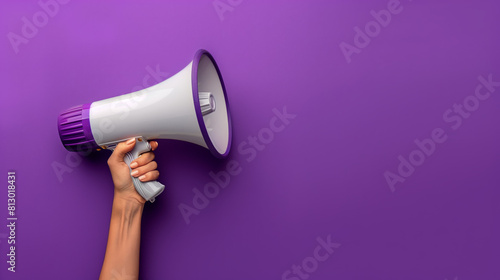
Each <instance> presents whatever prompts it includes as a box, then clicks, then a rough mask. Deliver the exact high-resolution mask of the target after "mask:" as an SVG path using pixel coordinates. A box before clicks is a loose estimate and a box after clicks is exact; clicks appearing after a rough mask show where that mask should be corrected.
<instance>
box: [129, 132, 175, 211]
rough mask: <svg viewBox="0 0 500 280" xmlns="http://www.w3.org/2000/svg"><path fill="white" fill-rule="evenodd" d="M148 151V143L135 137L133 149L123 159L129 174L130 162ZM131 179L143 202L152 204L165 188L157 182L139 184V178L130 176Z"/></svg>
mask: <svg viewBox="0 0 500 280" xmlns="http://www.w3.org/2000/svg"><path fill="white" fill-rule="evenodd" d="M149 151H151V145H149V142H148V141H146V140H145V139H143V138H141V137H137V138H136V139H135V146H134V149H132V151H130V152H128V153H127V154H126V155H125V158H124V160H125V163H126V164H127V165H128V168H129V170H130V171H131V172H132V169H131V168H130V163H132V161H134V160H135V159H136V158H138V157H139V156H140V155H141V154H143V153H145V152H149ZM131 177H132V182H133V183H134V187H135V189H136V190H137V192H138V193H139V194H140V195H141V196H142V197H143V198H144V199H145V200H149V201H151V202H154V201H155V198H156V197H157V196H158V195H160V194H161V193H162V192H163V190H164V189H165V186H164V185H163V184H162V183H160V182H158V181H149V182H141V181H140V180H139V178H136V177H134V176H132V175H131Z"/></svg>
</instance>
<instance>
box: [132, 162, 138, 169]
mask: <svg viewBox="0 0 500 280" xmlns="http://www.w3.org/2000/svg"><path fill="white" fill-rule="evenodd" d="M138 165H139V164H138V163H137V162H136V161H134V162H132V163H131V164H130V168H136V167H137V166H138Z"/></svg>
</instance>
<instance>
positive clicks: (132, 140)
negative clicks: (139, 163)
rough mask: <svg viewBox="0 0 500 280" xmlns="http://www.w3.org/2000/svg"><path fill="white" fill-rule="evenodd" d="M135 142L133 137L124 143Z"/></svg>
mask: <svg viewBox="0 0 500 280" xmlns="http://www.w3.org/2000/svg"><path fill="white" fill-rule="evenodd" d="M134 142H135V138H132V139H129V140H128V141H127V142H125V144H127V145H130V144H132V143H134Z"/></svg>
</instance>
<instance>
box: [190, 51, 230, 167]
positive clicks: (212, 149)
mask: <svg viewBox="0 0 500 280" xmlns="http://www.w3.org/2000/svg"><path fill="white" fill-rule="evenodd" d="M203 55H206V56H207V57H208V58H210V60H211V61H212V64H213V65H214V67H215V70H217V75H218V76H219V81H220V84H221V86H222V91H223V93H224V101H225V102H226V113H227V122H228V129H229V136H228V138H229V139H228V144H227V148H226V150H225V151H224V152H223V153H219V151H217V149H216V148H215V146H214V144H213V143H212V140H211V139H210V136H209V135H208V131H207V127H206V126H205V121H204V120H203V114H202V112H201V106H200V99H199V96H198V66H199V64H200V60H201V58H202V56H203ZM191 71H192V72H191V85H192V90H193V99H194V107H195V111H196V118H197V119H198V125H199V127H200V130H201V134H202V135H203V140H205V143H206V144H207V147H208V149H209V150H210V152H211V153H212V154H213V155H214V156H216V157H218V158H225V157H227V155H228V154H229V151H230V150H231V142H232V126H231V113H230V110H229V102H228V100H227V92H226V86H225V85H224V80H223V79H222V74H221V72H220V70H219V66H217V63H216V62H215V59H214V58H213V56H212V55H211V54H210V53H209V52H208V51H206V50H204V49H200V50H198V51H197V52H196V54H195V55H194V59H193V67H192V69H191Z"/></svg>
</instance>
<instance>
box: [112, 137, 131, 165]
mask: <svg viewBox="0 0 500 280" xmlns="http://www.w3.org/2000/svg"><path fill="white" fill-rule="evenodd" d="M134 146H135V138H132V139H129V140H127V141H126V142H121V143H119V144H118V145H116V147H115V150H114V151H113V154H111V156H110V157H109V160H108V164H110V163H113V162H122V161H123V158H124V157H125V154H126V153H128V152H130V151H132V149H133V148H134Z"/></svg>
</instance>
